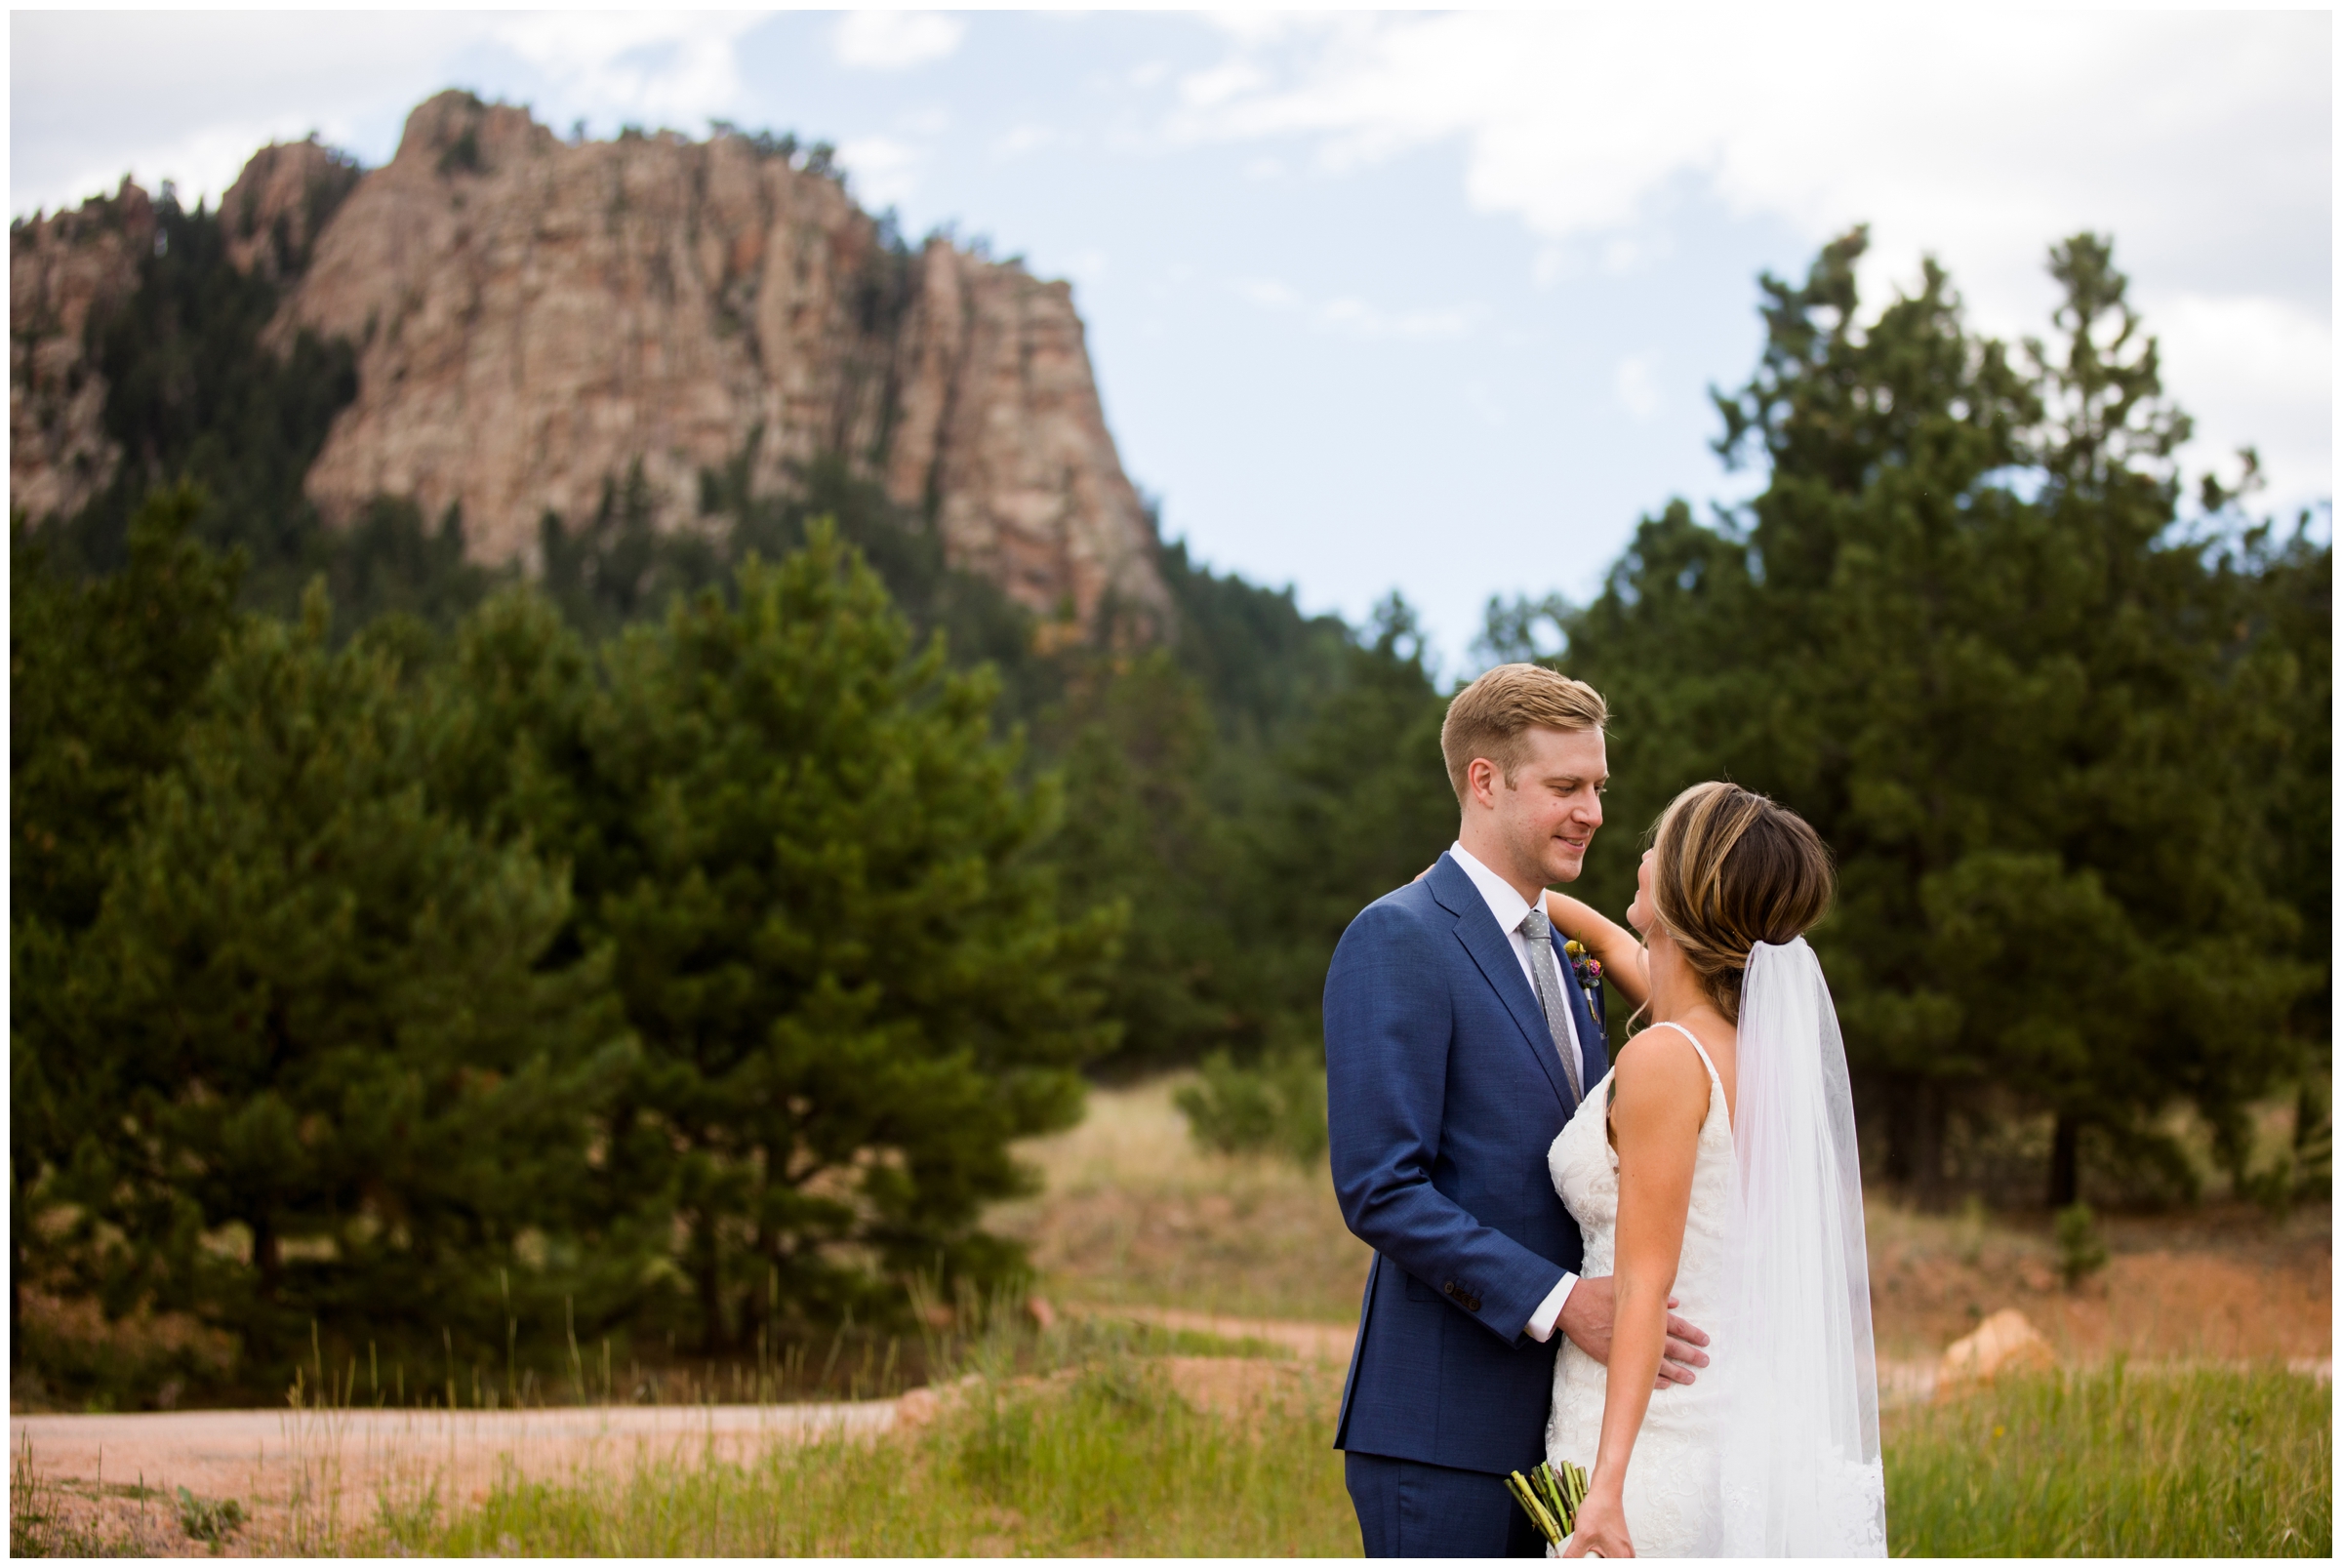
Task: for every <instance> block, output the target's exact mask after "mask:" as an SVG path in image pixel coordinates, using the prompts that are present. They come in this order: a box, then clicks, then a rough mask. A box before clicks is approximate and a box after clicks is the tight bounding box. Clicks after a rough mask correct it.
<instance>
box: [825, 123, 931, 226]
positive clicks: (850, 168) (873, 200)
mask: <svg viewBox="0 0 2342 1568" xmlns="http://www.w3.org/2000/svg"><path fill="white" fill-rule="evenodd" d="M837 161H838V162H839V163H840V164H841V165H843V166H844V168H845V169H846V172H847V174H848V175H849V177H850V179H849V181H848V182H849V183H850V184H851V185H852V186H853V190H854V194H855V196H856V198H857V199H859V200H860V201H861V202H862V204H863V205H864V206H866V207H872V208H879V207H892V206H894V205H895V204H896V203H897V202H900V201H902V200H904V199H905V198H906V197H908V196H909V195H910V194H911V193H912V192H914V191H916V190H917V189H918V188H919V167H920V165H922V164H924V163H925V162H926V161H927V155H926V153H924V152H922V151H921V150H920V149H919V148H917V147H913V146H909V145H906V144H905V143H903V142H900V141H895V140H894V139H893V138H891V137H883V136H868V137H856V138H854V139H853V140H851V141H844V142H840V143H839V144H838V149H837Z"/></svg>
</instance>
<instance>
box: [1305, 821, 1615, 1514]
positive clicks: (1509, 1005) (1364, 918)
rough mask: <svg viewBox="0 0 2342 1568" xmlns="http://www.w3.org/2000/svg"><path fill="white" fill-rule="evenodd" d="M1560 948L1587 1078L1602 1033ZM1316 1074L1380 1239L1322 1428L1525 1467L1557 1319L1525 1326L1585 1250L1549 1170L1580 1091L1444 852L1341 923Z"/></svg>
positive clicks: (1595, 1069) (1389, 1451)
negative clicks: (1335, 1401)
mask: <svg viewBox="0 0 2342 1568" xmlns="http://www.w3.org/2000/svg"><path fill="white" fill-rule="evenodd" d="M1556 957H1557V958H1560V963H1559V967H1560V971H1561V975H1562V985H1563V989H1564V990H1565V991H1566V992H1567V993H1568V997H1569V1003H1570V1008H1571V1011H1572V1014H1573V1020H1574V1022H1575V1023H1576V1025H1577V1030H1578V1038H1579V1039H1580V1040H1581V1041H1582V1042H1584V1045H1583V1050H1584V1061H1583V1067H1584V1077H1583V1079H1582V1080H1581V1081H1583V1082H1585V1083H1587V1084H1589V1085H1591V1084H1593V1083H1595V1082H1597V1081H1598V1080H1599V1079H1600V1077H1601V1075H1602V1073H1603V1071H1604V1070H1606V1067H1607V1059H1606V1053H1605V1051H1604V1047H1603V1043H1602V1036H1601V1033H1600V1031H1599V1030H1598V1028H1597V1027H1596V1026H1595V1016H1594V1013H1593V1010H1592V1009H1591V1008H1590V1007H1589V1006H1588V1003H1587V999H1586V997H1585V995H1584V993H1583V992H1582V991H1581V989H1580V988H1579V986H1578V984H1577V980H1576V977H1575V975H1574V974H1573V973H1572V971H1571V969H1570V966H1569V964H1568V962H1567V960H1566V958H1565V957H1560V955H1559V954H1556ZM1325 1085H1326V1125H1327V1130H1328V1132H1329V1133H1330V1134H1331V1138H1332V1149H1333V1173H1334V1190H1335V1192H1336V1194H1337V1195H1338V1196H1339V1197H1340V1199H1341V1202H1342V1217H1343V1218H1344V1219H1345V1220H1346V1221H1348V1222H1349V1224H1350V1228H1351V1229H1352V1230H1353V1231H1354V1232H1355V1233H1356V1234H1357V1236H1358V1237H1359V1239H1361V1240H1363V1241H1364V1242H1366V1243H1367V1245H1369V1246H1371V1247H1373V1248H1374V1250H1375V1259H1374V1265H1373V1267H1372V1270H1371V1271H1370V1272H1369V1273H1368V1274H1367V1277H1366V1298H1365V1302H1364V1304H1363V1305H1362V1306H1361V1307H1360V1308H1359V1311H1358V1342H1357V1348H1356V1349H1355V1350H1354V1351H1353V1353H1352V1356H1351V1363H1350V1378H1349V1382H1348V1383H1347V1385H1346V1386H1345V1387H1344V1388H1343V1390H1342V1416H1341V1421H1340V1423H1339V1425H1338V1426H1337V1427H1336V1428H1335V1435H1334V1446H1335V1447H1337V1448H1343V1449H1349V1450H1352V1451H1353V1452H1357V1453H1364V1454H1380V1455H1384V1456H1386V1457H1389V1458H1392V1459H1407V1460H1417V1461H1420V1462H1422V1463H1425V1464H1431V1465H1444V1466H1448V1467H1452V1468H1456V1469H1468V1470H1486V1471H1500V1472H1501V1471H1506V1470H1513V1469H1527V1468H1529V1467H1532V1466H1534V1465H1535V1464H1536V1463H1537V1461H1539V1460H1540V1459H1543V1458H1544V1457H1545V1420H1546V1410H1547V1407H1548V1405H1549V1403H1550V1401H1551V1398H1552V1393H1553V1373H1554V1357H1555V1354H1557V1353H1558V1351H1559V1349H1560V1336H1559V1335H1558V1334H1555V1336H1554V1338H1553V1341H1552V1342H1551V1343H1549V1344H1545V1345H1539V1344H1537V1343H1536V1342H1535V1341H1534V1340H1531V1339H1529V1338H1528V1336H1527V1335H1526V1333H1525V1332H1524V1330H1525V1329H1526V1328H1527V1326H1528V1321H1529V1314H1530V1313H1532V1312H1534V1311H1535V1310H1536V1309H1537V1307H1539V1306H1540V1305H1541V1304H1542V1303H1543V1302H1544V1301H1545V1298H1546V1297H1547V1296H1549V1295H1551V1294H1552V1293H1553V1289H1554V1287H1555V1285H1556V1284H1558V1283H1560V1280H1561V1275H1562V1272H1563V1270H1564V1269H1568V1270H1573V1271H1574V1270H1575V1269H1576V1268H1577V1267H1578V1266H1579V1263H1580V1261H1581V1259H1582V1258H1583V1256H1584V1243H1583V1241H1582V1240H1581V1239H1580V1237H1579V1235H1578V1227H1577V1225H1576V1223H1575V1222H1573V1221H1572V1220H1571V1219H1570V1217H1569V1211H1568V1210H1566V1209H1564V1208H1563V1207H1562V1206H1561V1199H1560V1198H1559V1197H1558V1196H1557V1195H1555V1191H1554V1184H1553V1178H1552V1176H1551V1175H1550V1174H1549V1173H1548V1171H1547V1168H1546V1151H1547V1150H1548V1149H1549V1148H1550V1147H1551V1146H1553V1142H1554V1139H1555V1136H1557V1135H1558V1134H1559V1133H1560V1131H1561V1127H1562V1124H1563V1123H1564V1122H1565V1121H1567V1120H1568V1119H1569V1113H1570V1112H1571V1111H1572V1110H1574V1109H1575V1108H1576V1104H1575V1102H1574V1101H1573V1100H1572V1098H1571V1096H1570V1092H1569V1079H1568V1078H1567V1077H1566V1076H1564V1075H1563V1071H1562V1066H1561V1060H1560V1056H1559V1054H1558V1052H1557V1051H1556V1050H1555V1044H1554V1039H1553V1034H1552V1031H1551V1029H1550V1028H1549V1027H1548V1026H1547V1025H1546V1022H1545V1013H1544V1011H1543V1010H1542V1009H1541V1008H1540V1007H1539V1006H1538V1005H1537V996H1536V993H1535V992H1534V991H1532V990H1531V989H1530V988H1529V983H1528V980H1527V978H1526V977H1525V976H1524V975H1522V973H1521V970H1520V960H1519V959H1518V958H1517V957H1515V956H1514V950H1513V944H1512V940H1511V939H1510V938H1509V937H1507V936H1506V934H1505V933H1504V931H1503V930H1502V929H1500V928H1499V927H1498V925H1497V923H1496V919H1495V917H1494V916H1493V915H1491V914H1490V913H1489V912H1488V905H1487V902H1486V901H1485V900H1484V899H1482V898H1481V897H1480V892H1479V889H1478V888H1476V887H1474V885H1473V882H1472V878H1471V877H1470V876H1468V875H1467V874H1465V871H1464V868H1463V867H1462V866H1460V865H1458V864H1456V863H1455V860H1454V859H1453V858H1452V857H1450V856H1446V855H1442V856H1441V857H1440V858H1439V863H1438V864H1436V865H1435V866H1433V868H1432V871H1431V874H1430V875H1428V876H1426V877H1424V878H1423V879H1422V880H1421V881H1419V882H1414V883H1411V884H1409V885H1408V886H1406V887H1403V888H1400V889H1399V890H1398V891H1397V892H1395V893H1393V894H1390V895H1388V896H1386V897H1384V898H1382V899H1380V900H1377V901H1376V902H1375V903H1374V904H1372V905H1368V906H1367V907H1366V909H1365V910H1364V911H1363V912H1361V913H1360V914H1359V915H1358V917H1357V918H1356V919H1355V920H1353V921H1352V922H1351V925H1350V929H1349V930H1348V931H1346V932H1344V933H1343V935H1342V945H1340V946H1339V947H1337V948H1336V949H1335V950H1334V962H1333V968H1332V970H1331V972H1330V973H1329V974H1328V975H1327V976H1326V982H1325Z"/></svg>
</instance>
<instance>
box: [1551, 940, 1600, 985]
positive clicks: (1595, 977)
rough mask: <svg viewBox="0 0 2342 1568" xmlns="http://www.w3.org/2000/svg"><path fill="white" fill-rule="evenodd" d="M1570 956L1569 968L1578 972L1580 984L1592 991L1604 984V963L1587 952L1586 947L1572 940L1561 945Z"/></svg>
mask: <svg viewBox="0 0 2342 1568" xmlns="http://www.w3.org/2000/svg"><path fill="white" fill-rule="evenodd" d="M1561 950H1562V951H1563V952H1565V953H1567V954H1568V955H1569V967H1570V968H1571V969H1573V970H1576V971H1577V975H1578V984H1579V985H1581V986H1583V987H1584V988H1585V989H1587V990H1589V991H1591V990H1593V989H1594V988H1595V986H1596V985H1600V984H1601V983H1602V961H1601V960H1600V959H1599V958H1596V957H1595V955H1594V954H1592V953H1590V952H1588V951H1587V950H1586V945H1585V944H1584V943H1582V942H1579V941H1577V940H1576V939H1575V938H1572V939H1571V940H1570V941H1568V942H1565V943H1563V944H1562V945H1561Z"/></svg>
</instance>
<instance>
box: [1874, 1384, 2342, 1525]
mask: <svg viewBox="0 0 2342 1568" xmlns="http://www.w3.org/2000/svg"><path fill="white" fill-rule="evenodd" d="M1885 1446H1886V1539H1887V1546H1888V1549H1890V1550H1891V1551H1892V1552H1893V1553H1894V1554H1895V1555H1896V1556H1909V1557H1929V1556H1943V1557H1977V1556H2008V1557H2102V1556H2114V1557H2147V1556H2159V1557H2160V1556H2169V1557H2201V1556H2317V1557H2322V1556H2326V1555H2329V1554H2330V1553H2331V1551H2332V1548H2333V1534H2334V1474H2333V1416H2332V1396H2331V1391H2330V1390H2329V1389H2327V1388H2324V1387H2320V1386H2319V1385H2317V1384H2316V1383H2313V1382H2312V1381H2311V1380H2310V1379H2308V1378H2304V1377H2298V1376H2295V1375H2293V1374H2290V1373H2286V1372H2282V1371H2279V1370H2276V1369H2274V1368H2272V1369H2268V1370H2264V1371H2254V1372H2237V1371H2227V1370H2219V1369H2211V1368H2205V1369H2199V1370H2193V1371H2187V1372H2162V1371H2160V1370H2151V1371H2140V1370H2128V1371H2126V1370H2125V1369H2124V1368H2123V1367H2122V1366H2120V1364H2116V1365H2111V1366H2108V1367H2105V1368H2103V1369H2100V1370H2096V1371H2090V1372H2078V1373H2067V1374H2064V1375H2062V1376H2047V1377H2039V1378H2029V1379H2023V1380H2019V1381H2014V1382H2010V1383H2007V1384H2004V1385H1999V1386H1996V1387H1993V1388H1990V1389H1988V1390H1985V1391H1983V1392H1980V1393H1978V1394H1975V1395H1973V1396H1971V1397H1969V1398H1967V1399H1965V1400H1962V1401H1960V1402H1958V1403H1954V1404H1946V1405H1942V1406H1936V1407H1931V1408H1927V1409H1923V1410H1915V1411H1910V1412H1904V1413H1899V1414H1897V1415H1894V1416H1891V1417H1889V1418H1888V1422H1887V1427H1886V1432H1885Z"/></svg>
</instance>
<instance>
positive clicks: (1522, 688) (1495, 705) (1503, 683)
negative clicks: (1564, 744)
mask: <svg viewBox="0 0 2342 1568" xmlns="http://www.w3.org/2000/svg"><path fill="white" fill-rule="evenodd" d="M1609 722H1610V709H1609V707H1608V705H1607V704H1604V703H1603V702H1602V694H1601V693H1599V692H1597V691H1595V689H1594V688H1593V687H1591V686H1589V685H1587V684H1586V683H1585V682H1584V681H1582V680H1571V679H1570V678H1569V677H1568V676H1567V675H1564V674H1562V673H1561V672H1560V671H1558V670H1553V669H1548V668H1546V667H1545V666H1544V665H1543V664H1499V665H1497V666H1496V667H1495V668H1494V669H1492V670H1490V671H1489V672H1488V673H1487V674H1485V675H1482V676H1481V677H1480V678H1479V679H1478V680H1475V681H1474V682H1473V683H1472V684H1471V685H1470V686H1467V687H1465V688H1464V689H1463V690H1462V691H1460V692H1458V693H1457V694H1456V696H1455V701H1453V702H1451V703H1449V704H1447V719H1446V721H1445V722H1444V723H1442V724H1441V725H1440V726H1439V751H1440V754H1441V755H1442V756H1444V757H1445V758H1446V759H1447V782H1448V783H1449V784H1453V785H1454V786H1455V790H1456V804H1457V805H1458V806H1461V805H1463V804H1464V803H1465V801H1466V800H1468V799H1470V798H1471V795H1472V784H1471V773H1472V762H1473V759H1474V757H1486V758H1487V759H1488V760H1489V761H1490V762H1492V763H1494V764H1496V769H1497V771H1498V772H1499V773H1501V774H1503V775H1504V776H1505V783H1506V784H1507V785H1510V784H1512V783H1513V774H1514V770H1515V769H1517V768H1518V767H1519V766H1520V765H1521V764H1522V763H1524V762H1526V761H1528V760H1529V751H1528V744H1527V743H1526V742H1525V741H1524V740H1523V739H1522V737H1523V736H1525V735H1527V734H1528V732H1529V731H1531V730H1533V729H1548V730H1562V731H1573V730H1598V729H1600V728H1601V727H1602V726H1603V725H1605V724H1607V723H1609Z"/></svg>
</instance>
